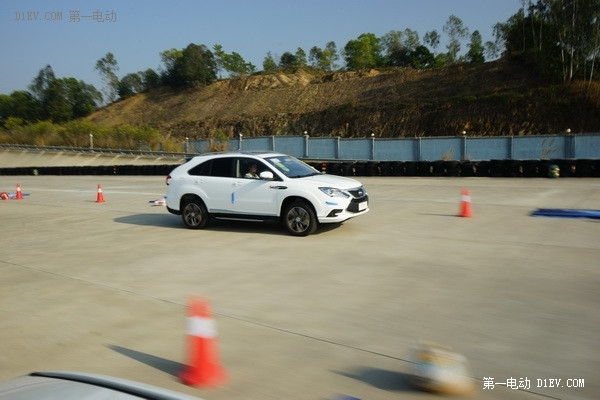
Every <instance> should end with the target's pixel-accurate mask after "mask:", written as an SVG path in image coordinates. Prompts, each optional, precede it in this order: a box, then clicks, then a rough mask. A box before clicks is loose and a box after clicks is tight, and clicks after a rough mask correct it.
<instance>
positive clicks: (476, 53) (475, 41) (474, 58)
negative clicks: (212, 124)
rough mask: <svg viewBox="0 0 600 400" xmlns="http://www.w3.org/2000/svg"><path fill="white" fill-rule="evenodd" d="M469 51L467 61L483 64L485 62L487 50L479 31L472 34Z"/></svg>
mask: <svg viewBox="0 0 600 400" xmlns="http://www.w3.org/2000/svg"><path fill="white" fill-rule="evenodd" d="M467 46H468V48H469V51H467V61H468V62H471V63H483V62H485V56H484V55H483V53H484V51H485V48H484V46H483V41H482V39H481V34H480V33H479V31H475V32H473V33H472V34H471V42H470V43H469V44H468V45H467Z"/></svg>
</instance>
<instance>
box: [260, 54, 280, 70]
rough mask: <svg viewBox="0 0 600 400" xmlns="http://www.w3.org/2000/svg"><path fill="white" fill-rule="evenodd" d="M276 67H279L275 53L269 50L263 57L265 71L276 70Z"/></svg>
mask: <svg viewBox="0 0 600 400" xmlns="http://www.w3.org/2000/svg"><path fill="white" fill-rule="evenodd" d="M275 69H277V61H275V58H274V57H273V54H271V52H270V51H269V52H267V55H266V56H265V58H264V59H263V71H265V72H270V71H274V70H275Z"/></svg>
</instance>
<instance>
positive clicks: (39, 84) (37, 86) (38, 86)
mask: <svg viewBox="0 0 600 400" xmlns="http://www.w3.org/2000/svg"><path fill="white" fill-rule="evenodd" d="M54 79H56V76H55V75H54V71H53V70H52V67H51V66H50V65H46V66H45V67H44V68H42V69H41V70H40V72H38V75H37V76H36V77H35V78H33V81H32V82H31V84H30V85H29V90H30V91H31V93H32V94H33V97H35V98H36V99H38V100H39V101H41V102H43V101H44V96H45V94H46V91H47V90H48V88H49V87H50V85H51V84H52V81H53V80H54Z"/></svg>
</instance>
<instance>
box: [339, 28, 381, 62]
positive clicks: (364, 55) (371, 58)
mask: <svg viewBox="0 0 600 400" xmlns="http://www.w3.org/2000/svg"><path fill="white" fill-rule="evenodd" d="M344 58H345V61H346V68H348V69H350V70H357V69H365V68H377V67H380V66H382V65H383V64H384V58H383V57H382V55H381V45H380V39H379V38H378V37H377V36H375V35H374V34H373V33H363V34H361V35H359V36H358V38H357V39H355V40H350V41H349V42H348V43H346V46H344Z"/></svg>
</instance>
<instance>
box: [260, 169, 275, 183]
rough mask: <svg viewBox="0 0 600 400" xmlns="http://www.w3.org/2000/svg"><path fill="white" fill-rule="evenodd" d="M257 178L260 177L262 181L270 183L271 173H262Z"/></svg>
mask: <svg viewBox="0 0 600 400" xmlns="http://www.w3.org/2000/svg"><path fill="white" fill-rule="evenodd" d="M259 177H260V179H264V180H266V181H272V180H273V173H272V172H271V171H263V172H261V173H260V175H259Z"/></svg>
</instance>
